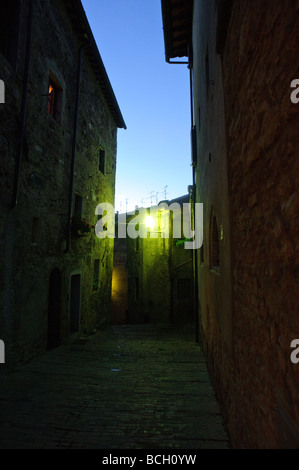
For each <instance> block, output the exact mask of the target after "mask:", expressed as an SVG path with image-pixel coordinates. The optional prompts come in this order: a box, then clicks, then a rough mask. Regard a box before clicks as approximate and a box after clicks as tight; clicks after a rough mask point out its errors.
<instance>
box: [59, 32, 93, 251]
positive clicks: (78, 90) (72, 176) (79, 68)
mask: <svg viewBox="0 0 299 470" xmlns="http://www.w3.org/2000/svg"><path fill="white" fill-rule="evenodd" d="M90 44H91V41H89V42H88V43H87V44H84V45H83V46H81V47H80V49H79V53H78V66H77V86H76V104H75V119H74V133H73V144H72V158H71V171H70V188H69V199H68V213H67V218H68V219H67V232H66V248H65V251H64V253H65V254H67V253H68V252H69V251H70V246H71V228H72V212H73V193H74V180H75V165H76V153H77V135H78V124H79V109H80V94H81V72H82V54H83V51H84V49H86V48H87V47H89V46H90Z"/></svg>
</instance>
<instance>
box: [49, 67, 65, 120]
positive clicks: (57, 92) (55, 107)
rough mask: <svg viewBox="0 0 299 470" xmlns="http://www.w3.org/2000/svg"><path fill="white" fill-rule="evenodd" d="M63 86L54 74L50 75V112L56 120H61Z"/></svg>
mask: <svg viewBox="0 0 299 470" xmlns="http://www.w3.org/2000/svg"><path fill="white" fill-rule="evenodd" d="M61 110H62V88H61V86H60V85H59V83H58V82H57V80H56V79H55V78H53V75H52V74H51V75H50V80H49V89H48V113H49V114H50V116H52V117H53V118H54V119H55V121H56V122H58V123H60V122H61Z"/></svg>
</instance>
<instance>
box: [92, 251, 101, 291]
mask: <svg viewBox="0 0 299 470" xmlns="http://www.w3.org/2000/svg"><path fill="white" fill-rule="evenodd" d="M99 283H100V260H99V259H96V260H95V261H94V274H93V291H94V292H95V291H97V290H99Z"/></svg>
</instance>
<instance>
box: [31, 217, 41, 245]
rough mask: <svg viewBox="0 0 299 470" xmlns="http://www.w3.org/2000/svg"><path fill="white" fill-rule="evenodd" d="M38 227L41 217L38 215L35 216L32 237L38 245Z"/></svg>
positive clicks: (32, 240)
mask: <svg viewBox="0 0 299 470" xmlns="http://www.w3.org/2000/svg"><path fill="white" fill-rule="evenodd" d="M38 229H39V219H38V218H37V217H33V220H32V238H31V242H32V245H37V243H38V231H39V230H38Z"/></svg>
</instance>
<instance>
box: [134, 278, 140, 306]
mask: <svg viewBox="0 0 299 470" xmlns="http://www.w3.org/2000/svg"><path fill="white" fill-rule="evenodd" d="M135 300H136V302H139V278H138V277H136V278H135Z"/></svg>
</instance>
